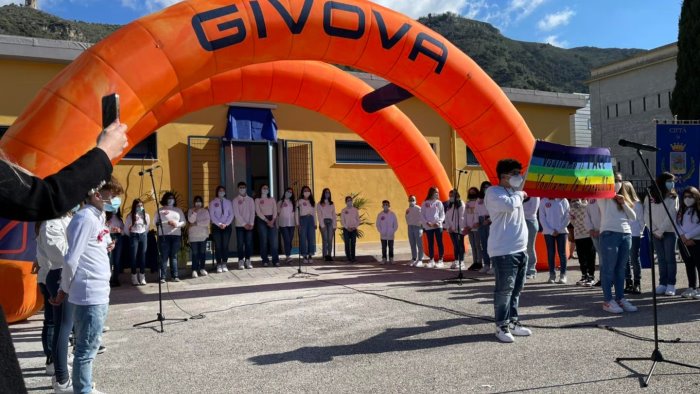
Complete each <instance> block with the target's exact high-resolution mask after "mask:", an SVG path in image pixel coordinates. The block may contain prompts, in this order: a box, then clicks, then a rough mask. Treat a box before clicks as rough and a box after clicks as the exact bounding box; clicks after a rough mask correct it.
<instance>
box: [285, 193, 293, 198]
mask: <svg viewBox="0 0 700 394" xmlns="http://www.w3.org/2000/svg"><path fill="white" fill-rule="evenodd" d="M284 197H285V198H292V192H285V193H284Z"/></svg>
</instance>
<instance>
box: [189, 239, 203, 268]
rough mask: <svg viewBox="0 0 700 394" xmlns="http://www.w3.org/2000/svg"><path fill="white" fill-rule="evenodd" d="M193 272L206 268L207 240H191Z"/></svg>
mask: <svg viewBox="0 0 700 394" xmlns="http://www.w3.org/2000/svg"><path fill="white" fill-rule="evenodd" d="M190 253H191V255H192V272H194V271H199V270H203V269H206V262H207V261H206V256H207V241H200V242H190Z"/></svg>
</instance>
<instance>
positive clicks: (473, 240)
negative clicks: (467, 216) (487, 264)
mask: <svg viewBox="0 0 700 394" xmlns="http://www.w3.org/2000/svg"><path fill="white" fill-rule="evenodd" d="M469 246H470V247H471V248H472V259H473V260H474V264H481V259H482V258H483V255H482V252H481V240H480V239H479V232H478V231H470V232H469Z"/></svg>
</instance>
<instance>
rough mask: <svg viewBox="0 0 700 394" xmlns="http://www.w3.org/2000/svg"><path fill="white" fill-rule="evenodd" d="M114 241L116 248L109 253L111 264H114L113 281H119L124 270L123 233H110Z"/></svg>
mask: <svg viewBox="0 0 700 394" xmlns="http://www.w3.org/2000/svg"><path fill="white" fill-rule="evenodd" d="M110 236H111V237H112V240H113V241H114V249H112V251H111V252H110V253H109V264H110V265H111V266H112V278H111V281H112V282H117V281H119V274H120V273H121V271H122V247H123V245H124V243H123V238H122V234H121V233H113V234H110Z"/></svg>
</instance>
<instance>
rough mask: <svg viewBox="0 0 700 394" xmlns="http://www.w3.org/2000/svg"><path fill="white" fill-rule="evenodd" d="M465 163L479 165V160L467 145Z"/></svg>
mask: <svg viewBox="0 0 700 394" xmlns="http://www.w3.org/2000/svg"><path fill="white" fill-rule="evenodd" d="M467 165H468V166H478V165H480V164H479V160H477V159H476V155H474V152H473V151H472V150H471V148H469V147H467Z"/></svg>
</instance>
